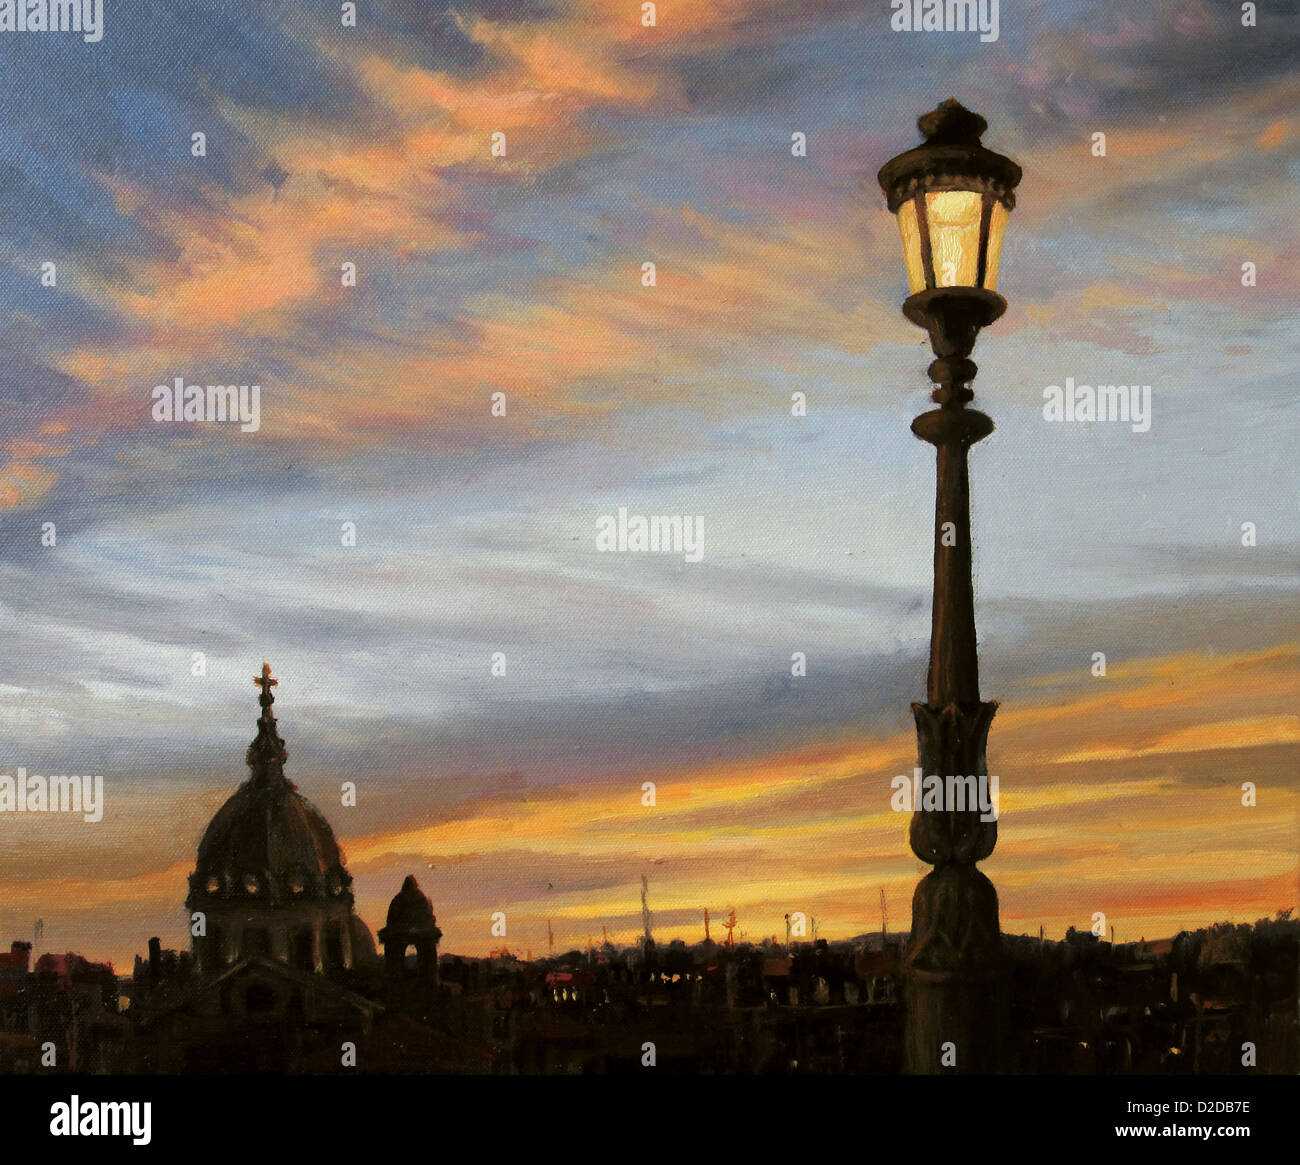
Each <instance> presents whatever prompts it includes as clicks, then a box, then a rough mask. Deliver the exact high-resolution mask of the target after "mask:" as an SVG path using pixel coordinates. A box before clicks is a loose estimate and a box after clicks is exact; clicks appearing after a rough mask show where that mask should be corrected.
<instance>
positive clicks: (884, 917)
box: [880, 886, 889, 946]
mask: <svg viewBox="0 0 1300 1165" xmlns="http://www.w3.org/2000/svg"><path fill="white" fill-rule="evenodd" d="M888 936H889V911H888V910H887V909H886V908H885V888H884V886H881V887H880V945H881V946H884V945H885V939H886V938H887V937H888Z"/></svg>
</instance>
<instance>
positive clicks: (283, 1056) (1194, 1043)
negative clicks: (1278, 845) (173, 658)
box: [0, 668, 1300, 1075]
mask: <svg viewBox="0 0 1300 1165" xmlns="http://www.w3.org/2000/svg"><path fill="white" fill-rule="evenodd" d="M258 682H259V685H260V687H261V696H260V703H261V707H262V714H261V717H260V719H259V720H258V727H257V737H256V739H255V740H254V741H253V743H252V744H251V745H250V746H249V749H248V754H247V758H246V759H247V763H248V766H249V769H250V775H249V778H248V780H247V781H245V782H244V784H243V785H241V786H240V787H239V789H238V790H236V792H235V793H234V795H233V796H231V798H230V799H229V800H228V801H227V802H226V803H225V804H224V805H223V806H222V807H221V809H220V810H218V812H217V813H216V815H215V816H214V817H213V819H212V821H211V823H210V824H209V826H208V828H207V830H206V831H205V833H204V835H203V839H202V841H201V842H200V843H199V848H198V854H197V857H196V861H195V869H194V873H193V874H192V875H191V876H190V882H189V894H188V897H187V899H186V906H187V908H188V910H189V911H190V914H191V919H192V927H191V930H192V942H191V950H190V951H181V952H177V951H169V950H163V949H162V947H161V944H160V943H159V941H158V940H157V939H152V940H150V943H149V954H148V958H147V959H140V958H138V957H137V959H136V967H135V970H134V974H133V975H132V976H131V977H130V978H129V979H126V980H120V981H119V980H118V979H117V977H116V976H115V975H114V974H113V971H112V968H111V967H108V966H106V965H103V964H94V963H90V962H88V961H86V960H85V959H82V958H80V956H77V955H75V954H71V953H69V954H66V955H43V956H41V957H40V958H39V959H38V960H36V962H35V964H32V963H31V949H30V946H29V944H26V943H14V944H13V946H12V948H11V950H10V953H9V954H8V955H5V954H0V1072H6V1073H8V1072H76V1073H104V1072H126V1073H131V1072H135V1073H168V1074H188V1073H238V1074H241V1075H246V1074H256V1073H273V1074H286V1073H353V1072H363V1073H385V1074H391V1073H600V1074H614V1073H635V1072H644V1071H647V1070H650V1069H651V1068H652V1067H653V1069H654V1070H655V1071H659V1072H669V1073H690V1074H698V1073H705V1074H707V1073H887V1074H893V1073H895V1072H897V1071H899V1069H900V1067H901V1059H902V1056H901V1034H902V1030H901V1029H902V1014H901V1008H900V1003H901V998H900V993H901V990H902V982H903V981H902V977H901V973H900V963H901V957H902V953H903V952H902V944H901V940H898V939H895V940H893V941H890V940H889V939H886V937H885V936H884V935H871V936H863V937H862V938H859V939H858V940H854V941H851V942H844V943H827V942H825V941H819V942H816V943H812V944H798V945H795V946H789V945H787V946H782V945H780V944H778V943H776V942H768V943H764V944H762V945H761V946H757V945H749V944H736V945H734V946H732V945H729V944H718V943H714V942H712V941H711V940H706V941H705V942H702V943H698V944H696V945H694V946H689V947H688V946H687V945H686V944H685V943H682V942H680V941H676V942H671V943H669V944H667V945H656V944H655V943H653V942H651V941H646V942H643V943H642V944H640V945H638V946H635V947H625V948H621V949H620V948H616V947H614V946H613V945H611V944H609V943H606V944H604V945H603V946H602V947H600V948H593V949H590V950H588V951H585V952H584V951H576V950H575V951H570V952H569V953H567V954H565V955H563V956H560V957H552V958H547V959H541V960H534V961H528V962H525V961H521V960H519V959H517V958H515V957H514V956H512V955H509V954H504V953H502V954H498V955H497V956H495V957H492V958H488V959H468V958H458V957H455V956H448V955H442V956H439V954H438V942H439V939H440V938H441V931H440V930H439V929H438V926H437V922H436V919H435V917H434V912H433V908H432V906H431V904H430V902H429V900H428V898H427V897H425V895H424V893H423V892H422V891H421V889H420V887H419V885H418V883H417V882H416V880H415V879H414V878H413V877H408V878H407V879H406V880H405V881H404V882H403V884H402V886H401V888H400V889H399V890H398V892H397V894H396V895H395V896H394V898H393V900H392V903H391V905H390V906H389V910H388V915H387V919H386V921H385V925H384V927H383V928H382V929H381V930H380V931H379V942H380V945H381V946H382V948H383V956H382V957H380V955H379V954H378V951H377V949H376V944H375V941H374V938H373V937H372V936H371V933H370V931H369V930H368V928H367V927H366V925H365V923H364V922H362V921H361V919H360V918H359V917H358V916H357V915H356V913H355V911H354V909H353V898H352V891H351V882H352V879H351V876H350V875H349V874H348V871H347V868H346V866H345V864H344V859H343V854H342V852H341V851H340V849H339V846H338V844H337V842H336V840H335V838H334V833H333V830H332V829H331V828H330V825H329V823H328V822H327V821H326V820H325V818H324V816H323V815H322V814H321V813H320V812H319V811H318V810H317V809H316V808H315V807H313V806H312V805H311V804H310V803H309V802H308V801H307V800H306V799H305V798H303V797H302V796H301V794H299V793H298V791H297V790H296V788H295V787H294V786H293V784H292V783H291V782H289V780H288V779H287V778H286V777H285V775H284V764H285V761H286V759H287V753H286V750H285V746H284V741H283V740H281V739H280V736H279V734H278V731H277V727H276V722H275V718H274V716H273V715H272V714H271V705H272V703H273V702H274V698H273V696H272V694H271V687H272V686H273V685H274V682H275V681H274V680H272V679H271V677H270V672H269V669H268V668H264V669H263V674H262V676H261V677H259V680H258ZM1298 938H1300V925H1298V924H1297V923H1296V922H1295V921H1293V920H1291V919H1290V917H1289V912H1285V913H1282V914H1279V916H1278V918H1277V919H1276V920H1273V921H1262V922H1260V923H1258V924H1256V926H1255V927H1253V928H1252V927H1249V926H1240V927H1233V926H1231V925H1228V924H1222V925H1220V926H1216V927H1211V928H1209V929H1208V930H1203V931H1198V932H1196V933H1195V934H1186V933H1184V934H1182V935H1179V936H1178V938H1177V939H1175V940H1166V941H1165V942H1163V943H1145V942H1143V943H1135V944H1129V945H1128V946H1125V947H1113V946H1112V945H1111V944H1108V943H1103V942H1100V941H1098V940H1096V939H1094V938H1093V937H1092V936H1091V935H1089V934H1084V935H1078V934H1073V933H1071V934H1070V935H1068V936H1067V939H1066V941H1065V942H1064V943H1045V942H1043V941H1042V940H1041V939H1027V938H1017V937H1014V936H1004V939H1005V947H1006V951H1007V957H1008V962H1009V967H1010V976H1011V985H1012V992H1011V994H1012V1000H1013V1010H1012V1016H1011V1024H1012V1030H1011V1031H1010V1032H1009V1033H1008V1034H1009V1036H1010V1039H1009V1041H1008V1042H1009V1044H1010V1045H1011V1047H1012V1062H1011V1063H1009V1064H1008V1069H1009V1070H1010V1071H1020V1072H1034V1073H1040V1072H1041V1073H1103V1074H1112V1073H1160V1074H1163V1073H1191V1072H1203V1073H1208V1072H1212V1073H1227V1074H1232V1073H1238V1072H1243V1073H1244V1072H1265V1073H1281V1072H1288V1073H1294V1072H1296V1071H1297V1070H1300V1052H1298V1044H1300V1041H1298V1040H1297V1016H1296V985H1297V964H1296V949H1297V939H1298ZM1247 1047H1249V1048H1250V1049H1251V1050H1250V1051H1249V1052H1243V1048H1247ZM1247 1059H1253V1065H1252V1064H1249V1063H1246V1062H1245V1061H1246V1060H1247Z"/></svg>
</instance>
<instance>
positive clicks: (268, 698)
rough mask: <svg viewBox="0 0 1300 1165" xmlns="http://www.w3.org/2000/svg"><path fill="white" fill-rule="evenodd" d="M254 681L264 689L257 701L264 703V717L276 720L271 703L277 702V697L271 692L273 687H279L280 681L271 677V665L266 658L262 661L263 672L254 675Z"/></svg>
mask: <svg viewBox="0 0 1300 1165" xmlns="http://www.w3.org/2000/svg"><path fill="white" fill-rule="evenodd" d="M253 683H255V684H256V685H257V686H258V687H259V688H261V689H262V694H261V695H260V696H258V698H257V702H258V703H259V704H261V705H262V719H263V720H274V719H275V717H274V716H273V715H271V705H272V704H274V703H275V697H274V696H273V695H272V694H271V689H272V688H274V687H277V686H278V685H279V683H280V681H279V680H275V679H272V678H271V665H270V664H269V663H267V662H266V661H265V660H263V662H262V674H261V675H260V676H254V677H253Z"/></svg>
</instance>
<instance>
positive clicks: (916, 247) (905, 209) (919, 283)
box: [898, 198, 925, 294]
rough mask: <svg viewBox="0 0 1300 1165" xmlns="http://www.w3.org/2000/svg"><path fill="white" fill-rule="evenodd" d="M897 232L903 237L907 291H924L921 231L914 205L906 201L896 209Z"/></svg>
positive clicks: (911, 201)
mask: <svg viewBox="0 0 1300 1165" xmlns="http://www.w3.org/2000/svg"><path fill="white" fill-rule="evenodd" d="M898 230H899V233H900V234H902V236H903V262H904V263H906V264H907V290H908V292H909V293H913V294H914V293H915V292H918V291H924V290H925V268H924V267H923V266H922V264H921V229H920V227H919V226H917V222H916V203H915V202H914V201H913V200H912V199H910V198H909V199H908V200H907V201H906V202H905V203H903V205H902V206H900V207H899V208H898Z"/></svg>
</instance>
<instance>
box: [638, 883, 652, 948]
mask: <svg viewBox="0 0 1300 1165" xmlns="http://www.w3.org/2000/svg"><path fill="white" fill-rule="evenodd" d="M649 892H650V883H649V882H648V881H647V880H646V876H645V875H644V874H642V875H641V925H642V927H643V928H644V929H645V945H646V946H647V947H652V946H654V941H655V940H654V937H653V935H651V933H650V906H649V904H648V903H647V902H646V895H647V894H648V893H649Z"/></svg>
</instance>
